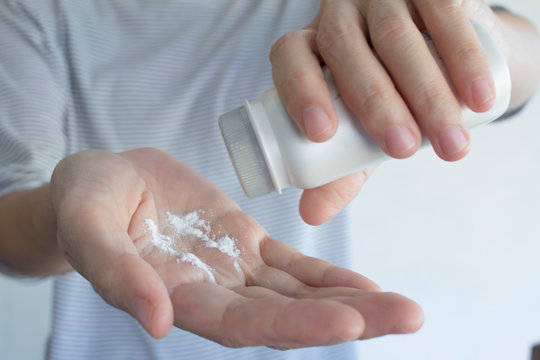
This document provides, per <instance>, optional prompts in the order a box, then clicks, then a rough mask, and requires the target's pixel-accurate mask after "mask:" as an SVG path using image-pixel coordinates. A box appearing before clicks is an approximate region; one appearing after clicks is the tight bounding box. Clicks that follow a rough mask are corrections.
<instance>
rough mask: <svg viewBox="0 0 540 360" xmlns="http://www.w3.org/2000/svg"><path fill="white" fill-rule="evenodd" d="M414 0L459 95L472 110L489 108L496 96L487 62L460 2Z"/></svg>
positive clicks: (480, 110)
mask: <svg viewBox="0 0 540 360" xmlns="http://www.w3.org/2000/svg"><path fill="white" fill-rule="evenodd" d="M415 3H416V6H417V9H418V11H419V13H420V15H421V16H422V18H423V19H425V20H424V22H425V24H426V26H427V28H428V29H429V33H430V35H431V36H432V37H433V39H434V41H435V44H437V50H438V51H439V53H440V54H441V56H442V58H443V59H444V62H445V65H446V68H447V70H448V72H449V74H450V77H451V79H452V83H453V84H454V85H455V87H456V89H457V92H458V94H459V97H460V99H461V100H463V102H464V103H465V104H466V105H467V106H468V107H469V108H470V109H472V110H473V111H476V112H484V111H487V110H489V109H490V108H491V106H492V105H493V101H494V99H495V88H494V85H493V80H492V77H491V72H490V69H489V62H488V59H487V57H486V55H485V53H484V51H483V49H482V45H481V43H480V41H479V39H478V37H477V36H476V33H475V31H474V29H473V27H472V25H471V23H470V21H469V19H468V17H467V14H466V12H465V9H464V8H463V7H462V5H461V2H459V1H455V0H444V1H440V0H436V1H433V0H417V1H415ZM449 34H451V35H452V36H449Z"/></svg>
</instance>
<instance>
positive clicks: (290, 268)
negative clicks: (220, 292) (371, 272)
mask: <svg viewBox="0 0 540 360" xmlns="http://www.w3.org/2000/svg"><path fill="white" fill-rule="evenodd" d="M260 251H261V257H262V258H263V260H264V263H265V264H266V265H268V266H270V267H272V268H275V269H278V270H281V271H282V272H285V273H286V274H288V275H290V276H292V277H293V278H294V279H296V282H291V281H288V284H289V289H288V290H287V292H288V293H290V294H293V293H294V292H296V290H298V288H299V287H300V286H299V284H300V283H302V284H306V285H309V286H312V287H350V288H355V289H362V290H369V291H379V287H378V286H377V284H375V283H374V282H372V281H371V280H369V279H368V278H366V277H364V276H362V275H360V274H358V273H356V272H354V271H350V270H347V269H344V268H341V267H338V266H335V265H333V264H331V263H329V262H326V261H324V260H321V259H317V258H312V257H309V256H305V255H303V254H301V253H299V252H298V251H297V250H296V249H294V248H293V247H291V246H289V245H287V244H285V243H284V242H282V241H279V240H276V239H273V238H266V239H265V240H264V241H263V242H262V243H261V248H260ZM252 281H253V282H256V283H257V284H262V282H263V280H258V279H253V280H252ZM276 291H280V292H282V293H283V292H284V291H283V286H282V287H281V289H276Z"/></svg>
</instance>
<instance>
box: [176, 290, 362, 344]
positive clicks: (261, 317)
mask: <svg viewBox="0 0 540 360" xmlns="http://www.w3.org/2000/svg"><path fill="white" fill-rule="evenodd" d="M256 289H257V288H256ZM244 290H245V292H244V294H245V295H248V296H249V288H245V289H244ZM260 296H261V293H260V291H259V290H256V293H255V294H254V296H253V298H251V297H245V296H241V295H239V294H237V293H235V292H234V291H231V290H229V289H226V288H223V287H219V286H217V285H213V284H208V283H202V284H186V285H182V286H180V287H178V288H176V289H175V291H174V292H173V294H172V301H173V306H174V309H175V324H176V325H177V326H178V327H181V328H183V329H185V330H188V331H191V332H193V333H196V334H199V335H201V336H204V337H206V338H209V339H212V340H214V341H217V342H219V343H221V344H223V345H226V346H230V347H240V346H254V345H266V346H271V347H275V348H296V347H302V346H315V345H330V344H335V343H339V342H343V341H348V340H354V339H357V338H358V337H360V336H361V334H362V333H363V331H364V321H363V319H362V316H361V315H360V314H359V313H358V312H357V311H356V310H355V309H353V308H352V307H351V306H348V305H345V304H342V303H339V302H335V301H328V300H310V299H303V300H295V299H291V298H287V297H285V296H281V295H278V296H269V297H266V296H264V297H260Z"/></svg>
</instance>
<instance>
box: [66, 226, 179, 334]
mask: <svg viewBox="0 0 540 360" xmlns="http://www.w3.org/2000/svg"><path fill="white" fill-rule="evenodd" d="M84 221H85V222H86V223H87V224H88V226H87V227H86V226H77V227H76V229H77V230H73V229H75V228H74V227H72V230H69V231H68V230H65V229H59V230H60V231H59V237H60V239H59V241H60V244H61V246H62V248H63V250H64V251H65V253H66V256H67V257H68V259H69V260H70V263H71V264H72V265H73V267H74V268H75V269H76V270H77V271H79V272H80V273H81V274H82V275H83V276H84V277H85V278H87V279H88V280H89V282H90V283H91V284H92V286H93V287H94V289H95V290H96V292H97V293H98V294H99V295H100V296H101V297H103V299H104V300H105V301H106V302H107V303H109V304H111V305H112V306H115V307H117V308H119V309H122V310H124V311H126V312H128V313H130V314H131V315H132V316H133V317H135V318H136V319H137V321H139V323H140V324H141V325H142V326H143V328H144V329H145V330H146V331H147V332H148V333H149V334H150V335H152V336H153V337H156V338H161V337H164V336H165V335H167V333H168V332H169V330H170V328H171V326H172V319H173V314H172V306H171V302H170V299H169V294H168V292H167V289H166V287H165V285H164V284H163V281H162V280H161V278H160V277H159V275H158V274H157V273H156V271H155V270H154V269H153V268H152V266H151V265H150V264H148V263H147V262H145V261H144V260H143V259H141V258H140V257H139V255H138V254H137V252H136V250H135V247H134V245H133V244H132V243H131V239H130V238H129V237H128V236H127V235H126V234H125V231H124V232H122V231H114V230H113V229H114V227H113V226H110V224H104V226H103V228H101V227H100V225H99V224H98V223H96V222H94V221H92V220H91V219H90V217H88V218H86V219H84ZM103 222H106V221H100V223H103ZM101 230H103V231H101ZM66 237H73V238H77V239H78V240H82V241H77V242H75V241H73V239H67V238H66Z"/></svg>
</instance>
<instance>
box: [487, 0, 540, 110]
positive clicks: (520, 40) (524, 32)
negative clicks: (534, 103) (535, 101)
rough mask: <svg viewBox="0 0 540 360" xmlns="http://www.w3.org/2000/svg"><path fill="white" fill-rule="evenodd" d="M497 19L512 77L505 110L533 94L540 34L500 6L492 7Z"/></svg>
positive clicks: (539, 76)
mask: <svg viewBox="0 0 540 360" xmlns="http://www.w3.org/2000/svg"><path fill="white" fill-rule="evenodd" d="M495 14H496V15H497V18H498V19H499V20H500V24H501V27H500V28H501V35H502V36H503V37H504V40H503V50H504V52H505V54H506V58H507V60H508V66H509V68H510V75H511V78H512V96H511V102H510V108H509V110H510V111H511V110H513V109H516V108H518V107H520V106H521V105H523V104H524V103H525V102H526V101H527V100H528V99H529V98H530V97H531V96H532V94H533V92H534V90H535V88H536V87H537V86H538V82H539V80H540V69H539V67H538V63H539V62H540V36H539V33H538V31H537V29H536V28H535V27H534V26H533V25H532V24H531V23H530V22H529V21H527V20H526V19H524V18H522V17H520V16H518V15H515V14H513V13H511V12H509V11H505V10H503V9H495Z"/></svg>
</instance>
